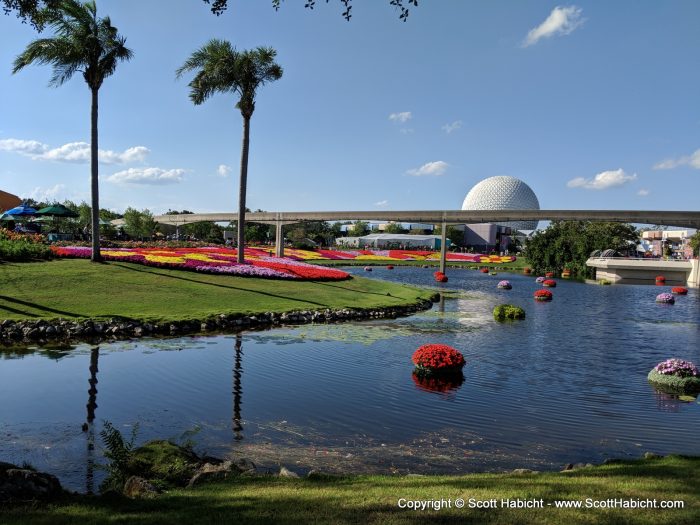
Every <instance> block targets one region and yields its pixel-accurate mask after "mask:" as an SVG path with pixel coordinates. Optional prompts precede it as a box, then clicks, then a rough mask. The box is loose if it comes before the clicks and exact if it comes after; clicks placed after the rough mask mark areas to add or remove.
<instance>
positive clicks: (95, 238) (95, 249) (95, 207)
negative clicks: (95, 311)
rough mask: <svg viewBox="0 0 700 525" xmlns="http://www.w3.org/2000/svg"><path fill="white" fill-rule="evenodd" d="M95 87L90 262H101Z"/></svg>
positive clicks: (93, 90) (91, 162)
mask: <svg viewBox="0 0 700 525" xmlns="http://www.w3.org/2000/svg"><path fill="white" fill-rule="evenodd" d="M97 93H98V90H97V89H94V88H93V89H92V111H91V115H90V191H91V193H92V214H91V215H92V257H91V260H92V262H102V255H101V254H100V194H99V178H98V177H99V172H98V158H97V152H98V148H97Z"/></svg>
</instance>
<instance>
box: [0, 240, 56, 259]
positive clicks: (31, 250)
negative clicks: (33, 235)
mask: <svg viewBox="0 0 700 525" xmlns="http://www.w3.org/2000/svg"><path fill="white" fill-rule="evenodd" d="M51 257H52V253H51V250H50V248H49V247H48V246H46V245H44V244H37V243H33V242H28V241H23V240H18V241H11V240H7V239H0V261H25V262H26V261H34V260H41V259H51Z"/></svg>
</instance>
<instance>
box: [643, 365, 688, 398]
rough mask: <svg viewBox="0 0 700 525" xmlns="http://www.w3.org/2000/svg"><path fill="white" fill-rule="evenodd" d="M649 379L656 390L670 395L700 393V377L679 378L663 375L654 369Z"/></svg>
mask: <svg viewBox="0 0 700 525" xmlns="http://www.w3.org/2000/svg"><path fill="white" fill-rule="evenodd" d="M647 379H648V380H649V383H651V384H652V386H653V387H654V388H656V389H657V390H661V391H662V392H666V393H669V394H696V393H700V377H693V376H690V377H679V376H677V375H669V374H661V373H659V372H657V371H656V370H655V369H653V368H652V370H651V372H649V375H648V376H647Z"/></svg>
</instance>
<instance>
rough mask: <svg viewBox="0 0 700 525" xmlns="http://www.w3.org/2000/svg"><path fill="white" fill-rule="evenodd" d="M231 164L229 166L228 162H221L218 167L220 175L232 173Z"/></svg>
mask: <svg viewBox="0 0 700 525" xmlns="http://www.w3.org/2000/svg"><path fill="white" fill-rule="evenodd" d="M232 169H233V168H231V166H227V165H226V164H219V167H218V168H216V173H217V174H218V175H219V177H228V174H229V173H231V170H232Z"/></svg>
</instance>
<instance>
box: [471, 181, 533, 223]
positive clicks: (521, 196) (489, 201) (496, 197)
mask: <svg viewBox="0 0 700 525" xmlns="http://www.w3.org/2000/svg"><path fill="white" fill-rule="evenodd" d="M462 209H463V210H472V211H473V210H539V209H540V202H539V201H538V200H537V195H535V192H534V191H532V189H531V188H530V186H528V185H527V184H525V183H524V182H523V181H521V180H520V179H516V178H515V177H508V176H505V175H499V176H497V177H489V178H488V179H484V180H482V181H481V182H479V183H477V184H476V186H474V187H473V188H472V189H471V190H469V193H467V196H466V197H465V198H464V202H463V203H462ZM497 225H498V226H505V227H507V228H511V229H513V230H520V231H522V230H535V229H537V221H514V222H503V223H497ZM470 227H471V225H470Z"/></svg>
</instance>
